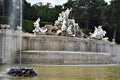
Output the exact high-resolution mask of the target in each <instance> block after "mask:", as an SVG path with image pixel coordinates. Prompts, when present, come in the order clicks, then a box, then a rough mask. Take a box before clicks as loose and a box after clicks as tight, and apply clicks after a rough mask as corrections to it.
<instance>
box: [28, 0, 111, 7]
mask: <svg viewBox="0 0 120 80" xmlns="http://www.w3.org/2000/svg"><path fill="white" fill-rule="evenodd" d="M26 1H28V2H30V3H31V4H35V3H37V2H43V3H44V4H45V3H46V2H50V3H51V4H52V5H53V6H54V5H62V4H63V3H66V2H67V0H26ZM105 1H106V2H109V1H110V0H105Z"/></svg>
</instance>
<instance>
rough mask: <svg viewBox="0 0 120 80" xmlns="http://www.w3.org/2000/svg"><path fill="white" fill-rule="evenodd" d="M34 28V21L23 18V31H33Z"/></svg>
mask: <svg viewBox="0 0 120 80" xmlns="http://www.w3.org/2000/svg"><path fill="white" fill-rule="evenodd" d="M33 29H34V26H33V21H30V20H23V31H25V32H32V30H33Z"/></svg>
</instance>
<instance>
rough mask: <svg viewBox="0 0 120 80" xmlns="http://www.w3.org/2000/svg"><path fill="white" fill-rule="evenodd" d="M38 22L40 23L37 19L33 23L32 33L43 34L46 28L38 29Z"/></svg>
mask: <svg viewBox="0 0 120 80" xmlns="http://www.w3.org/2000/svg"><path fill="white" fill-rule="evenodd" d="M39 22H40V18H38V19H37V20H36V21H35V22H34V27H35V29H34V30H33V32H34V33H37V34H44V33H46V31H47V28H46V29H42V28H40V24H39Z"/></svg>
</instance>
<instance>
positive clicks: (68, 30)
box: [0, 8, 120, 65]
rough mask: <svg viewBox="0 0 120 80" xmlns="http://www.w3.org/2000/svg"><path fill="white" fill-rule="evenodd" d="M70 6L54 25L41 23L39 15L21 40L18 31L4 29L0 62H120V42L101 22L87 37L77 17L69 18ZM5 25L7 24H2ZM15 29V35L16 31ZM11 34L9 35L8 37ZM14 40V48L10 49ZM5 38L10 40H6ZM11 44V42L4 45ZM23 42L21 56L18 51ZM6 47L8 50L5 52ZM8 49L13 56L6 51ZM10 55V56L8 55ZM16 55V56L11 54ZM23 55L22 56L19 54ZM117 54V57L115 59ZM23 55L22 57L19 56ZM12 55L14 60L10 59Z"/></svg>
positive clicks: (48, 63) (68, 63) (44, 63)
mask: <svg viewBox="0 0 120 80" xmlns="http://www.w3.org/2000/svg"><path fill="white" fill-rule="evenodd" d="M71 10H72V8H71V9H67V10H65V11H62V12H61V13H60V14H59V16H58V19H57V20H56V21H55V24H54V25H45V26H44V27H41V26H40V24H39V22H40V18H38V19H37V20H36V21H35V22H34V27H35V29H34V30H33V32H34V34H30V33H24V32H21V33H22V43H21V42H20V41H18V40H19V39H20V38H19V37H20V36H19V32H20V30H21V29H19V30H16V31H11V30H10V29H6V30H9V31H10V33H8V32H9V31H4V29H1V30H0V31H1V34H5V35H2V36H1V39H0V40H1V43H2V44H0V45H1V46H2V48H0V49H1V50H2V54H1V56H0V60H1V63H8V62H12V63H18V62H21V63H22V64H41V65H81V64H113V63H119V59H118V58H120V55H119V50H120V47H119V45H116V44H115V43H112V42H109V41H108V40H107V38H106V37H105V34H106V31H104V30H103V29H102V26H98V28H97V27H95V31H94V33H91V35H90V36H89V37H88V38H84V36H85V34H84V33H83V32H82V30H81V29H80V27H79V25H78V24H77V23H76V22H75V20H74V19H70V18H69V14H70V11H71ZM3 27H4V26H3ZM13 33H15V35H13ZM8 35H9V38H8ZM10 40H11V41H12V43H11V44H12V45H14V49H9V48H10V46H11V44H10ZM4 41H6V42H7V41H8V42H7V43H5V42H4ZM3 43H5V44H8V43H9V45H7V46H6V45H4V44H3ZM19 45H22V46H21V54H22V55H21V56H20V54H19V50H20V48H19ZM3 48H5V49H6V50H8V51H9V52H6V51H5V50H4V49H3ZM7 53H9V55H10V56H8V55H7ZM8 57H9V58H8ZM11 57H13V58H11ZM20 57H21V58H20ZM116 57H117V60H116ZM19 58H20V59H19ZM9 59H11V60H9Z"/></svg>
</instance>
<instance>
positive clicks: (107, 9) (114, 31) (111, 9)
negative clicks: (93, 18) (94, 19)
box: [101, 0, 120, 42]
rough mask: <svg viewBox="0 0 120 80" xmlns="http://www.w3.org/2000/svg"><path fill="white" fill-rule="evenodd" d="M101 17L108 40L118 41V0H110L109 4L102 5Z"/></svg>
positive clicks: (119, 19)
mask: <svg viewBox="0 0 120 80" xmlns="http://www.w3.org/2000/svg"><path fill="white" fill-rule="evenodd" d="M101 18H102V20H103V25H104V26H105V28H106V30H107V31H108V34H107V35H108V36H109V37H110V40H112V39H116V41H117V42H120V38H119V35H120V27H119V26H120V0H112V1H111V4H110V5H107V6H104V7H103V10H102V16H101Z"/></svg>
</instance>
